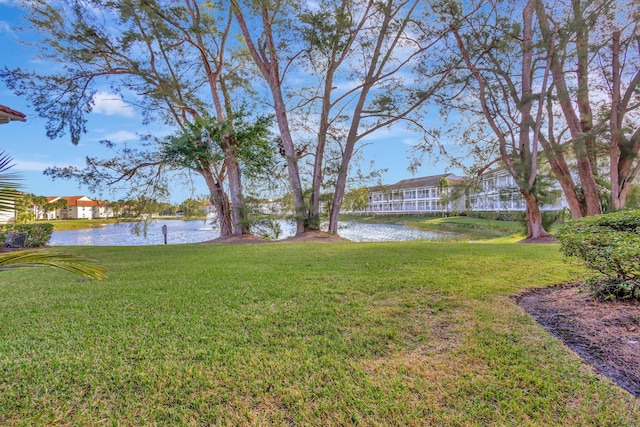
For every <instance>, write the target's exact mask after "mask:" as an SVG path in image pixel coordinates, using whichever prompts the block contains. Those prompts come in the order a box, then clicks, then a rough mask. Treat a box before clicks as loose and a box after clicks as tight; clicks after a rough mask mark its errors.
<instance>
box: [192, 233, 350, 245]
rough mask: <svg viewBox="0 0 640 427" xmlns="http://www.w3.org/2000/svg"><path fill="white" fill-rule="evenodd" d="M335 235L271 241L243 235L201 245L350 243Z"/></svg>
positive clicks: (301, 236)
mask: <svg viewBox="0 0 640 427" xmlns="http://www.w3.org/2000/svg"><path fill="white" fill-rule="evenodd" d="M349 241H350V240H349V239H345V238H343V237H340V236H338V235H335V234H330V233H325V232H323V231H307V232H305V233H301V234H297V235H295V236H291V237H287V238H286V239H282V240H269V239H263V238H262V237H258V236H253V235H251V234H243V235H240V236H224V237H218V238H217V239H213V240H207V241H205V242H201V243H232V244H233V243H240V244H242V243H278V242H349Z"/></svg>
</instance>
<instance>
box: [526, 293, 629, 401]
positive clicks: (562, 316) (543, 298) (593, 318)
mask: <svg viewBox="0 0 640 427" xmlns="http://www.w3.org/2000/svg"><path fill="white" fill-rule="evenodd" d="M580 286H581V283H572V284H568V285H558V286H552V287H548V288H542V289H534V290H531V291H529V292H527V293H525V294H522V295H519V296H518V297H517V298H516V301H517V303H518V305H520V307H522V308H524V309H525V310H526V311H527V312H528V313H529V314H531V315H532V316H533V317H534V318H535V319H536V320H537V321H538V323H540V324H541V325H542V326H544V327H545V328H546V329H548V330H549V331H550V332H551V333H552V334H553V335H555V336H556V337H558V338H560V339H561V340H562V341H563V342H564V343H565V344H566V345H567V346H569V347H570V348H571V349H572V350H573V351H575V352H576V353H577V354H578V355H580V356H581V357H582V358H583V359H584V360H585V361H586V362H587V363H589V364H591V365H593V366H594V367H595V369H596V370H597V371H598V372H599V373H600V374H602V375H606V376H607V377H609V378H610V379H612V380H613V381H614V382H615V383H616V384H618V385H619V386H620V387H622V388H624V389H625V390H627V391H629V392H630V393H631V394H633V395H634V396H636V397H640V303H639V302H637V301H624V300H616V301H603V300H600V299H596V298H594V297H593V296H592V295H591V294H590V293H589V292H588V291H587V290H586V289H585V290H583V289H582V288H581V287H580Z"/></svg>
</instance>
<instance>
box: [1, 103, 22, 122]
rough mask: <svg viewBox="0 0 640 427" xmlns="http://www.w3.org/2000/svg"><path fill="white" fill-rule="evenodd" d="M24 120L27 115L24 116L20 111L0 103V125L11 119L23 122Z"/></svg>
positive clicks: (11, 120)
mask: <svg viewBox="0 0 640 427" xmlns="http://www.w3.org/2000/svg"><path fill="white" fill-rule="evenodd" d="M26 120H27V116H25V115H24V114H23V113H21V112H20V111H16V110H13V109H11V108H9V107H5V106H4V105H0V125H1V124H5V123H9V122H13V121H18V122H24V121H26Z"/></svg>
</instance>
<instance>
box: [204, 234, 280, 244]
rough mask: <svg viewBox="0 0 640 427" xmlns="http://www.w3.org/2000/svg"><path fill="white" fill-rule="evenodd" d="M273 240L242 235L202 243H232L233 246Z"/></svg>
mask: <svg viewBox="0 0 640 427" xmlns="http://www.w3.org/2000/svg"><path fill="white" fill-rule="evenodd" d="M270 241H271V240H268V239H263V238H262V237H258V236H254V235H252V234H242V235H239V236H222V237H218V238H217V239H213V240H207V241H204V242H201V243H231V244H246V243H268V242H270Z"/></svg>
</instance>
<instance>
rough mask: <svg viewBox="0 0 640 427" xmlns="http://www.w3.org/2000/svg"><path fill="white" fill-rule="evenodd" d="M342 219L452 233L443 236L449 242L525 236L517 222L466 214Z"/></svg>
mask: <svg viewBox="0 0 640 427" xmlns="http://www.w3.org/2000/svg"><path fill="white" fill-rule="evenodd" d="M344 219H345V220H352V221H360V222H366V223H370V224H400V225H406V226H407V227H411V228H415V229H417V230H424V231H439V232H445V233H452V236H451V237H450V238H448V239H446V240H449V241H460V242H464V241H485V240H486V241H489V240H491V241H494V242H497V243H498V242H499V243H512V242H517V241H518V240H522V239H524V238H525V237H526V235H525V233H524V232H525V231H526V230H525V227H524V224H523V223H520V222H518V221H497V220H488V219H480V218H471V217H467V216H453V217H442V218H426V217H422V216H404V215H372V216H352V217H346V216H345V217H344ZM496 239H497V240H496Z"/></svg>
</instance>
